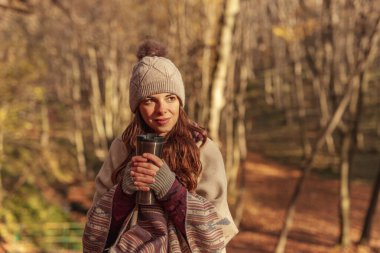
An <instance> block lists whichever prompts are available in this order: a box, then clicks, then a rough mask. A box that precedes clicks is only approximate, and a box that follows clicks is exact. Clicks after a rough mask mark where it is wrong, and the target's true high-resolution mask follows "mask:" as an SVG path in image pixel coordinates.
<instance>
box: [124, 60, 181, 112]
mask: <svg viewBox="0 0 380 253" xmlns="http://www.w3.org/2000/svg"><path fill="white" fill-rule="evenodd" d="M166 92H167V93H173V94H175V95H177V96H178V98H179V99H180V100H181V105H182V106H184V105H185V87H184V85H183V80H182V76H181V73H180V72H179V70H178V69H177V67H176V66H175V65H174V64H173V62H171V61H170V60H169V59H167V58H165V57H157V56H153V57H151V56H146V57H144V58H142V59H141V60H140V61H139V62H138V63H137V64H136V65H135V66H134V68H133V71H132V77H131V81H130V87H129V105H130V107H131V110H132V112H136V110H137V107H138V105H139V103H140V102H141V100H142V99H144V98H146V97H148V96H150V95H153V94H158V93H166Z"/></svg>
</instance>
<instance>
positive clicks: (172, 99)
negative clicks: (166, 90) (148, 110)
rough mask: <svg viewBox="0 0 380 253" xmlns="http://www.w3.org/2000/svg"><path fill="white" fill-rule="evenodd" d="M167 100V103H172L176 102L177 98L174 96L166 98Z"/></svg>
mask: <svg viewBox="0 0 380 253" xmlns="http://www.w3.org/2000/svg"><path fill="white" fill-rule="evenodd" d="M167 100H168V101H169V102H174V101H176V100H177V97H176V96H170V97H167Z"/></svg>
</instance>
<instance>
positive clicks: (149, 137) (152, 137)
mask: <svg viewBox="0 0 380 253" xmlns="http://www.w3.org/2000/svg"><path fill="white" fill-rule="evenodd" d="M137 141H148V142H158V143H162V142H165V137H163V136H159V135H158V134H154V133H147V134H141V135H137Z"/></svg>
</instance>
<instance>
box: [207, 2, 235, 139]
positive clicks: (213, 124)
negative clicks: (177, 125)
mask: <svg viewBox="0 0 380 253" xmlns="http://www.w3.org/2000/svg"><path fill="white" fill-rule="evenodd" d="M238 11H239V0H225V7H224V14H223V25H222V30H221V35H220V39H219V48H218V56H219V59H218V62H217V64H216V72H215V76H214V78H213V81H212V85H211V87H212V88H211V89H212V90H211V106H210V110H211V111H210V122H209V129H210V135H211V137H212V138H213V139H214V141H215V142H216V143H218V145H220V144H221V143H220V138H219V124H220V113H221V111H222V109H223V107H224V105H225V102H226V101H225V97H224V89H225V87H226V77H227V69H228V63H229V61H230V57H231V47H232V41H233V40H232V37H233V32H234V26H235V18H236V15H237V14H238Z"/></svg>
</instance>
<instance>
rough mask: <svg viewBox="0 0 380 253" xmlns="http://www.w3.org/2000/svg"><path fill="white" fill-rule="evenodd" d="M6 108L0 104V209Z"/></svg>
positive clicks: (2, 192)
mask: <svg viewBox="0 0 380 253" xmlns="http://www.w3.org/2000/svg"><path fill="white" fill-rule="evenodd" d="M7 114H8V108H7V106H6V105H4V104H1V106H0V209H2V207H3V198H4V195H5V194H4V189H3V164H4V131H5V129H4V123H5V120H6V118H7Z"/></svg>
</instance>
